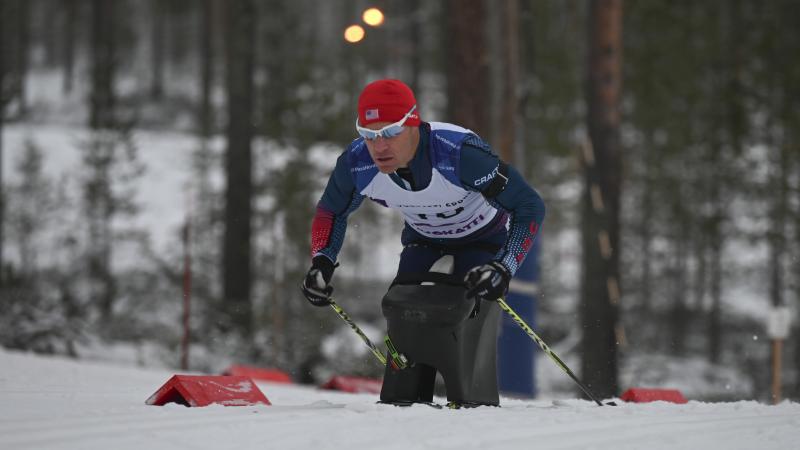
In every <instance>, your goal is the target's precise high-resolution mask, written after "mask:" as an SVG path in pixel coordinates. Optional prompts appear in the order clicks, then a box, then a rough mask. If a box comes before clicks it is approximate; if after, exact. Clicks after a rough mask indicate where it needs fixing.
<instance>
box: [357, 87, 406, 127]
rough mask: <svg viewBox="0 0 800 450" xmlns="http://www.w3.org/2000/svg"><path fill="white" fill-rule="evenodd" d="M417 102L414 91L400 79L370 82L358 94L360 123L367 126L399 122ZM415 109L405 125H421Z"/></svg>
mask: <svg viewBox="0 0 800 450" xmlns="http://www.w3.org/2000/svg"><path fill="white" fill-rule="evenodd" d="M416 104H417V99H415V98H414V92H412V91H411V88H410V87H408V86H407V85H406V84H405V83H403V82H402V81H400V80H378V81H373V82H372V83H370V84H368V85H367V86H366V87H365V88H364V90H363V91H361V95H359V96H358V123H359V125H361V126H362V127H363V126H366V125H369V124H371V123H375V122H397V121H398V120H400V119H402V118H403V116H405V115H406V113H408V111H409V110H411V108H412V107H413V106H414V105H416ZM419 123H420V119H419V114H418V110H417V109H415V110H414V112H413V113H411V115H410V116H409V117H408V120H406V122H405V124H404V125H407V126H410V127H415V126H417V125H419Z"/></svg>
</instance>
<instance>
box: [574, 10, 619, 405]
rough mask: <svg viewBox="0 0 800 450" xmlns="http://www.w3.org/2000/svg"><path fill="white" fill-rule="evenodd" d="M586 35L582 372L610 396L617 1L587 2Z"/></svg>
mask: <svg viewBox="0 0 800 450" xmlns="http://www.w3.org/2000/svg"><path fill="white" fill-rule="evenodd" d="M588 39H589V65H588V68H589V69H588V70H589V73H588V80H587V91H586V95H587V103H588V109H589V110H588V117H587V119H588V128H589V137H590V140H591V145H590V146H589V147H588V151H589V152H591V153H590V155H587V158H586V161H585V163H586V164H585V186H584V193H583V199H582V210H583V212H582V214H583V225H582V234H583V277H582V283H581V308H580V313H581V314H580V316H581V325H582V329H583V341H582V346H583V348H582V351H583V355H582V369H583V372H582V376H583V380H584V382H585V383H586V384H587V385H588V386H589V387H590V388H591V389H592V390H593V391H594V392H596V393H597V395H599V396H600V397H610V396H614V395H617V391H618V382H617V345H618V344H617V336H616V333H617V326H618V320H619V318H618V302H619V250H620V248H621V247H620V241H619V215H620V189H621V172H622V170H621V169H622V167H621V166H622V154H621V150H622V149H621V145H620V136H619V125H620V111H619V108H620V106H619V101H620V91H621V84H622V79H621V75H622V71H621V68H622V1H621V0H593V1H592V2H591V6H590V17H589V33H588ZM598 197H600V198H601V199H602V201H598Z"/></svg>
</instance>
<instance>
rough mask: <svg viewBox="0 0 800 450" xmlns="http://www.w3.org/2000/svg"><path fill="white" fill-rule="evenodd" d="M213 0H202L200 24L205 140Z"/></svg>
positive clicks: (208, 128) (205, 134) (211, 78)
mask: <svg viewBox="0 0 800 450" xmlns="http://www.w3.org/2000/svg"><path fill="white" fill-rule="evenodd" d="M213 14H214V0H203V11H202V14H201V24H200V29H201V31H200V74H201V75H200V120H199V122H200V127H199V128H200V136H201V137H202V138H203V141H204V144H203V145H205V141H206V140H207V139H208V138H209V137H210V136H211V123H212V109H211V108H212V106H211V87H212V83H213V82H214V72H213V68H214V50H213V47H212V45H213V36H214V35H215V33H214V29H213V26H212V24H213Z"/></svg>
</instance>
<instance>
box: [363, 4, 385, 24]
mask: <svg viewBox="0 0 800 450" xmlns="http://www.w3.org/2000/svg"><path fill="white" fill-rule="evenodd" d="M361 18H362V19H363V20H364V23H366V24H367V25H369V26H371V27H379V26H381V25H382V24H383V12H382V11H381V10H380V9H378V8H369V9H367V10H366V11H364V14H362V15H361Z"/></svg>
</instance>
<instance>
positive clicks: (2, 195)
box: [0, 1, 7, 287]
mask: <svg viewBox="0 0 800 450" xmlns="http://www.w3.org/2000/svg"><path fill="white" fill-rule="evenodd" d="M6 9H7V8H6V2H4V1H0V287H3V282H4V280H5V275H4V274H5V269H4V267H5V266H4V264H5V234H4V233H3V231H4V229H5V220H6V219H5V212H6V192H5V187H4V186H5V185H4V180H3V124H4V122H5V117H6V115H5V113H6V90H5V86H6V66H7V64H6V54H7V53H6V36H5V29H6V21H7V19H6V17H7V16H6Z"/></svg>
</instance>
